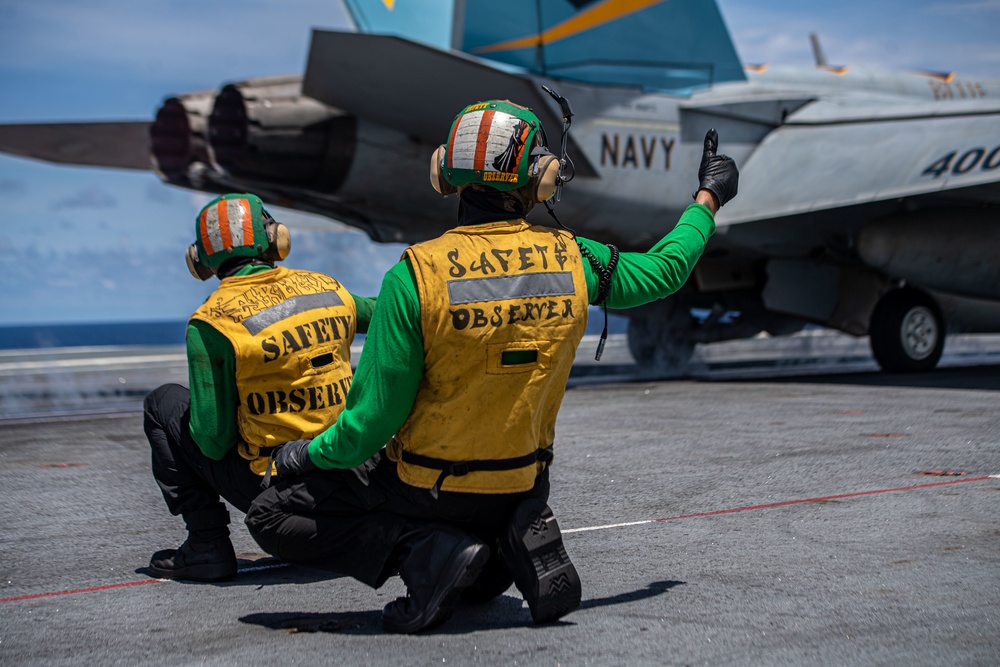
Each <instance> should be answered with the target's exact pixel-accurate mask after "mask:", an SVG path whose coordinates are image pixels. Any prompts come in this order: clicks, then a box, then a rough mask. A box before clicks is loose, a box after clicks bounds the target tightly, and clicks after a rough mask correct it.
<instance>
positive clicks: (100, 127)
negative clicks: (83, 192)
mask: <svg viewBox="0 0 1000 667" xmlns="http://www.w3.org/2000/svg"><path fill="white" fill-rule="evenodd" d="M149 126H150V123H149V122H148V121H122V122H107V123H25V124H18V125H0V152H3V153H9V154H11V155H19V156H21V157H28V158H34V159H36V160H43V161H45V162H57V163H60V164H78V165H88V166H93V167H117V168H119V169H143V170H149V169H152V168H153V167H152V161H151V155H150V145H149V144H150V142H149Z"/></svg>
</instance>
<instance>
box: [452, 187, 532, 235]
mask: <svg viewBox="0 0 1000 667" xmlns="http://www.w3.org/2000/svg"><path fill="white" fill-rule="evenodd" d="M528 211H530V209H529V208H527V207H526V206H525V203H524V202H523V201H522V200H521V198H519V197H518V196H517V195H515V194H513V193H512V192H502V191H500V190H497V189H495V188H488V187H486V186H482V185H470V186H468V187H465V188H463V189H462V193H461V195H460V199H459V203H458V224H460V225H480V224H483V223H487V222H500V221H502V220H513V219H517V218H523V217H524V216H526V215H527V214H528Z"/></svg>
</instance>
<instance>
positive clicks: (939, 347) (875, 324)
mask: <svg viewBox="0 0 1000 667" xmlns="http://www.w3.org/2000/svg"><path fill="white" fill-rule="evenodd" d="M868 332H869V342H870V344H871V348H872V355H873V356H874V357H875V361H876V362H878V365H879V367H881V369H882V370H883V371H886V372H889V373H919V372H923V371H929V370H932V369H933V368H934V367H935V366H937V363H938V361H939V360H940V359H941V352H942V351H944V339H945V326H944V317H943V316H942V315H941V309H940V308H938V305H937V304H936V303H935V302H934V299H932V298H931V297H930V295H928V294H926V293H925V292H921V291H920V290H917V289H913V288H903V289H897V290H893V291H891V292H889V293H887V294H885V295H884V296H883V297H882V298H881V299H880V300H879V302H878V304H876V306H875V310H873V311H872V316H871V321H870V323H869V325H868Z"/></svg>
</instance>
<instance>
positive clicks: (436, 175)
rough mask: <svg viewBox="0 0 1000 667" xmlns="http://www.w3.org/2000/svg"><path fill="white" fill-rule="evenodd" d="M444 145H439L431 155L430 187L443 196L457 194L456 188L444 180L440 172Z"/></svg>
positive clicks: (442, 173)
mask: <svg viewBox="0 0 1000 667" xmlns="http://www.w3.org/2000/svg"><path fill="white" fill-rule="evenodd" d="M445 150H446V149H445V147H444V144H441V145H440V146H438V147H437V149H436V150H435V151H434V154H433V155H431V172H430V173H431V187H432V188H434V189H435V190H437V191H438V192H440V193H441V194H443V195H444V196H446V197H447V196H448V195H453V194H455V193H456V192H458V188H456V187H455V186H454V185H452V184H451V183H449V182H448V181H446V180H444V172H443V171H442V170H441V165H442V164H443V163H444V156H445Z"/></svg>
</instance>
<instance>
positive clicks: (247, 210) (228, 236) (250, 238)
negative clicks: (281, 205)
mask: <svg viewBox="0 0 1000 667" xmlns="http://www.w3.org/2000/svg"><path fill="white" fill-rule="evenodd" d="M195 238H196V239H197V240H196V241H195V242H194V243H192V244H191V247H189V248H188V250H187V256H186V257H187V265H188V269H189V270H190V271H191V275H193V276H194V277H196V278H200V279H201V280H208V279H209V278H210V277H211V276H213V275H215V272H216V271H218V269H219V266H221V265H222V263H223V262H225V261H226V260H228V259H232V258H234V257H260V258H261V259H263V260H264V261H267V262H277V261H281V260H283V259H284V258H285V257H287V256H288V251H289V250H290V249H291V236H290V234H289V233H288V228H287V227H285V225H283V224H281V223H280V222H275V220H274V218H272V217H271V215H270V214H269V213H268V212H267V211H266V210H264V204H263V203H262V202H261V200H260V197H258V196H257V195H252V194H249V193H244V194H238V193H233V194H228V195H222V196H221V197H217V198H215V199H213V200H212V201H211V202H209V204H208V205H207V206H205V208H203V209H201V212H200V213H199V214H198V218H197V219H196V220H195Z"/></svg>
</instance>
